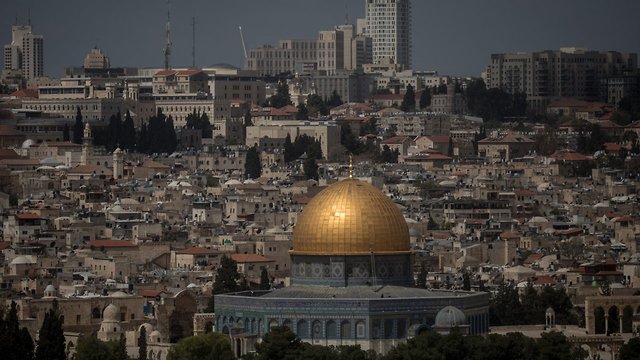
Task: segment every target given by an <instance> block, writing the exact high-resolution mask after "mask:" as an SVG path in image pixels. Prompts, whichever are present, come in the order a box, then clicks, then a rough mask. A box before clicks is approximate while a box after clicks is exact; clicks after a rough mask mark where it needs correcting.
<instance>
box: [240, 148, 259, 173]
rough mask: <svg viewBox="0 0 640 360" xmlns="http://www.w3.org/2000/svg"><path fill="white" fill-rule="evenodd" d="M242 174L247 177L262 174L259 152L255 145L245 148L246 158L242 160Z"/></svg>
mask: <svg viewBox="0 0 640 360" xmlns="http://www.w3.org/2000/svg"><path fill="white" fill-rule="evenodd" d="M244 174H245V176H246V177H247V178H249V179H257V178H259V177H260V175H261V174H262V165H261V164H260V153H259V152H258V149H256V147H255V146H252V147H251V148H250V149H249V150H247V158H246V160H245V162H244Z"/></svg>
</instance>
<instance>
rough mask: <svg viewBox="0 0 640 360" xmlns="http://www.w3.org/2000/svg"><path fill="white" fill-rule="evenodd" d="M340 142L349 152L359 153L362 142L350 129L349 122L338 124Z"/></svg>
mask: <svg viewBox="0 0 640 360" xmlns="http://www.w3.org/2000/svg"><path fill="white" fill-rule="evenodd" d="M340 144H342V145H343V146H344V147H345V148H347V151H348V152H350V153H351V154H356V155H357V154H360V152H361V150H362V143H361V142H360V141H359V140H358V138H356V136H355V135H354V134H353V132H352V131H351V126H349V124H342V125H340Z"/></svg>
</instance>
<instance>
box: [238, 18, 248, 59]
mask: <svg viewBox="0 0 640 360" xmlns="http://www.w3.org/2000/svg"><path fill="white" fill-rule="evenodd" d="M238 29H239V30H240V41H242V50H243V51H244V60H245V61H247V57H248V56H247V46H246V45H245V43H244V35H242V26H238Z"/></svg>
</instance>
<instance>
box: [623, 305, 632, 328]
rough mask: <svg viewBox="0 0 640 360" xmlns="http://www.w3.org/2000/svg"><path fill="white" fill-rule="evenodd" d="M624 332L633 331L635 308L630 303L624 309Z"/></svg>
mask: <svg viewBox="0 0 640 360" xmlns="http://www.w3.org/2000/svg"><path fill="white" fill-rule="evenodd" d="M622 332H623V333H630V332H633V308H632V307H631V306H630V305H627V306H625V307H624V309H622Z"/></svg>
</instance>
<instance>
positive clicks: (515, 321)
mask: <svg viewBox="0 0 640 360" xmlns="http://www.w3.org/2000/svg"><path fill="white" fill-rule="evenodd" d="M523 313H524V310H523V309H522V305H521V304H520V300H519V297H518V290H517V289H516V287H515V285H513V284H511V283H502V284H500V287H499V288H498V293H497V294H496V295H495V297H494V298H493V299H491V301H490V303H489V323H490V324H491V325H492V326H501V325H520V324H522V323H523V322H524V321H523Z"/></svg>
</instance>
